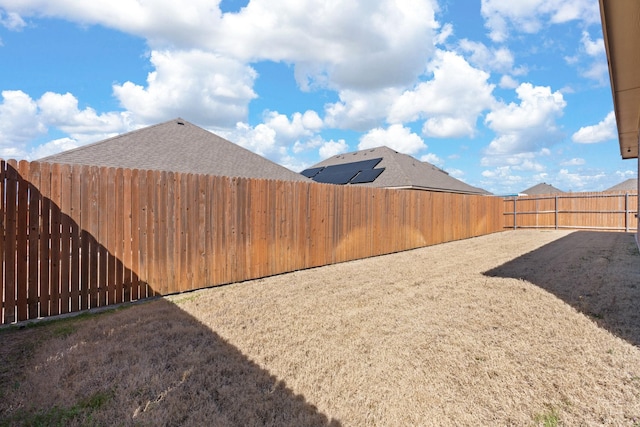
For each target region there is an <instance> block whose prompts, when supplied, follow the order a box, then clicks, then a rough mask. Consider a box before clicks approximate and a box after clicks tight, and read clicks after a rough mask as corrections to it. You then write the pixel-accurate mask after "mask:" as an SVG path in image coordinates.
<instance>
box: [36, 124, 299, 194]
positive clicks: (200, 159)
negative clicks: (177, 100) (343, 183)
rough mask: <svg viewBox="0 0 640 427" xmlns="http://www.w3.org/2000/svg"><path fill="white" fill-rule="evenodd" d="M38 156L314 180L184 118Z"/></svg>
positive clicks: (120, 165)
mask: <svg viewBox="0 0 640 427" xmlns="http://www.w3.org/2000/svg"><path fill="white" fill-rule="evenodd" d="M39 161H41V162H52V163H71V164H82V165H92V166H107V167H116V168H129V169H151V170H164V171H171V172H183V173H196V174H207V175H220V176H230V177H243V178H261V179H274V180H282V181H309V182H310V180H309V179H308V178H306V177H304V176H302V175H300V174H298V173H296V172H293V171H291V170H289V169H287V168H285V167H283V166H280V165H278V164H276V163H274V162H272V161H271V160H268V159H265V158H264V157H262V156H259V155H258V154H255V153H253V152H251V151H249V150H247V149H245V148H242V147H240V146H239V145H236V144H234V143H232V142H230V141H227V140H226V139H224V138H221V137H220V136H218V135H216V134H214V133H211V132H209V131H207V130H205V129H202V128H200V127H198V126H196V125H194V124H192V123H189V122H188V121H186V120H183V119H180V118H177V119H174V120H169V121H167V122H164V123H159V124H156V125H153V126H149V127H146V128H142V129H138V130H135V131H133V132H129V133H125V134H122V135H118V136H115V137H113V138H109V139H105V140H103V141H99V142H96V143H94V144H89V145H85V146H82V147H79V148H76V149H73V150H69V151H64V152H62V153H59V154H54V155H52V156H48V157H44V158H42V159H39Z"/></svg>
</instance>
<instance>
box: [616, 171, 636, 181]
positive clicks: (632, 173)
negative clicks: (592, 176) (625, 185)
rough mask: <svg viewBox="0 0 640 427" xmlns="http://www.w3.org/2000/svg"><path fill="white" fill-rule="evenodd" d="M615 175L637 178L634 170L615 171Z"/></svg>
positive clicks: (623, 177) (624, 177)
mask: <svg viewBox="0 0 640 427" xmlns="http://www.w3.org/2000/svg"><path fill="white" fill-rule="evenodd" d="M616 175H617V176H618V177H620V178H621V179H624V180H627V179H629V178H638V172H636V171H616Z"/></svg>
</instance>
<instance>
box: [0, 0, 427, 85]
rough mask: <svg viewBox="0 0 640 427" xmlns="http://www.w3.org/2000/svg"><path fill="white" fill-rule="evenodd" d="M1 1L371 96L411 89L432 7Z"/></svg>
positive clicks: (404, 1)
mask: <svg viewBox="0 0 640 427" xmlns="http://www.w3.org/2000/svg"><path fill="white" fill-rule="evenodd" d="M219 1H220V0H217V1H215V0H214V1H211V0H190V1H188V2H175V1H172V0H156V1H153V2H141V1H138V0H120V1H117V2H113V1H109V0H93V1H85V2H77V1H57V2H53V1H50V0H20V1H16V0H0V7H1V6H4V7H5V8H6V9H7V10H8V11H9V12H10V13H17V14H22V15H24V16H50V17H57V18H62V19H67V20H70V21H74V22H80V23H83V24H98V25H103V26H105V27H108V28H114V29H117V30H120V31H123V32H126V33H129V34H135V35H137V36H140V37H143V38H145V39H146V40H147V41H148V42H149V43H150V45H151V47H152V48H153V49H154V50H159V51H166V50H169V49H179V50H204V51H208V52H212V53H214V52H215V53H217V54H220V55H223V56H225V57H228V58H235V59H236V60H239V61H242V62H249V61H259V60H271V61H286V62H288V63H291V64H293V65H294V68H295V70H296V76H297V79H298V82H299V84H300V86H301V87H306V86H309V85H314V84H322V85H324V84H325V83H326V84H328V85H330V86H331V87H333V88H337V89H344V88H352V89H359V90H362V89H374V88H382V87H388V86H397V85H400V86H403V85H407V84H410V83H411V82H412V81H413V80H414V79H415V78H416V77H417V76H418V75H420V74H421V73H422V72H423V70H424V64H425V62H426V60H427V58H428V57H429V55H430V54H431V53H432V52H433V49H434V43H433V42H434V37H435V35H434V34H435V31H436V30H438V27H439V24H438V23H437V22H436V20H435V11H436V10H437V9H438V5H437V2H436V1H435V0H425V1H420V2H415V1H409V0H401V1H397V0H380V1H376V2H327V1H325V0H308V1H305V2H304V4H301V3H300V2H299V1H295V0H251V1H250V2H249V3H248V4H247V5H246V7H243V8H242V9H241V10H240V11H239V12H238V13H226V14H222V13H221V11H220V9H219Z"/></svg>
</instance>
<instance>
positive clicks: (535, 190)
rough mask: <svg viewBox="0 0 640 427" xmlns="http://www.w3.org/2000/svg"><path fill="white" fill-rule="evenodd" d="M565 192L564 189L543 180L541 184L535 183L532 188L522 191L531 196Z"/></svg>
mask: <svg viewBox="0 0 640 427" xmlns="http://www.w3.org/2000/svg"><path fill="white" fill-rule="evenodd" d="M558 193H564V191H562V190H559V189H557V188H556V187H554V186H553V185H550V184H547V183H546V182H541V183H540V184H537V185H534V186H533V187H531V188H527V189H526V190H523V191H522V194H526V195H529V196H533V195H537V194H558Z"/></svg>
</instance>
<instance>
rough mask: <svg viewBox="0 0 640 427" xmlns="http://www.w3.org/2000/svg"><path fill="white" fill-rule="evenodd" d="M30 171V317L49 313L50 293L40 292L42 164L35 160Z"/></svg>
mask: <svg viewBox="0 0 640 427" xmlns="http://www.w3.org/2000/svg"><path fill="white" fill-rule="evenodd" d="M29 169H30V173H29V175H30V176H29V181H30V184H29V291H28V292H29V318H30V319H34V318H36V317H38V316H39V315H40V316H46V315H47V314H48V305H47V301H48V299H49V293H48V292H45V293H42V292H40V281H39V279H40V278H39V270H40V267H39V264H40V253H39V250H40V239H41V230H40V218H41V214H40V201H41V198H42V196H41V194H40V190H39V189H38V188H39V187H40V164H39V163H36V162H33V163H31V165H30V168H29Z"/></svg>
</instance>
